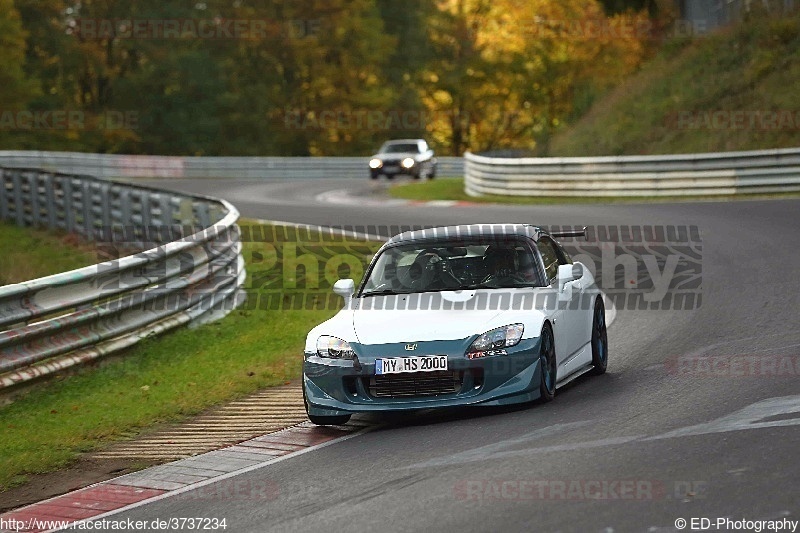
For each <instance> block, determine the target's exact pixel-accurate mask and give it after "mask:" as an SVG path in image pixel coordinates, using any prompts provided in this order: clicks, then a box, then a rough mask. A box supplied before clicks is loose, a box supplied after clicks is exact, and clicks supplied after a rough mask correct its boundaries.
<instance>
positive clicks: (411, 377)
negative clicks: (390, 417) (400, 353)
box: [369, 370, 464, 398]
mask: <svg viewBox="0 0 800 533" xmlns="http://www.w3.org/2000/svg"><path fill="white" fill-rule="evenodd" d="M463 380H464V375H463V373H462V372H450V371H446V370H444V371H437V372H415V373H409V374H388V375H384V376H372V377H370V378H369V393H370V395H372V396H373V397H375V398H408V397H412V396H437V395H440V394H454V393H457V392H459V391H460V390H461V385H462V382H463Z"/></svg>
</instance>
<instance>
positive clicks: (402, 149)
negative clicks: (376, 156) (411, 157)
mask: <svg viewBox="0 0 800 533" xmlns="http://www.w3.org/2000/svg"><path fill="white" fill-rule="evenodd" d="M381 153H382V154H404V153H412V154H416V153H419V147H418V146H417V143H392V144H384V145H383V147H381Z"/></svg>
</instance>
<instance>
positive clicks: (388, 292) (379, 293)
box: [361, 289, 409, 296]
mask: <svg viewBox="0 0 800 533" xmlns="http://www.w3.org/2000/svg"><path fill="white" fill-rule="evenodd" d="M392 294H409V293H408V292H407V291H396V290H394V289H381V290H379V291H369V292H362V293H361V296H387V295H392Z"/></svg>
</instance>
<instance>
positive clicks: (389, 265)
mask: <svg viewBox="0 0 800 533" xmlns="http://www.w3.org/2000/svg"><path fill="white" fill-rule="evenodd" d="M543 285H546V284H543V283H542V281H541V276H540V274H539V269H538V268H537V267H536V259H535V256H534V255H533V252H532V251H531V249H530V247H528V245H527V244H526V243H525V242H524V241H522V240H516V239H509V238H502V239H475V240H468V241H463V240H461V241H450V242H442V241H439V242H433V243H411V244H405V245H399V246H393V247H390V248H387V249H386V250H384V251H383V252H382V253H381V254H380V255H379V256H378V257H377V259H376V260H375V263H374V266H373V267H372V269H371V270H370V272H369V277H368V278H367V280H366V281H365V283H364V285H363V288H362V290H361V293H360V296H372V295H380V294H408V293H415V292H431V291H448V290H462V289H499V288H509V287H541V286H543Z"/></svg>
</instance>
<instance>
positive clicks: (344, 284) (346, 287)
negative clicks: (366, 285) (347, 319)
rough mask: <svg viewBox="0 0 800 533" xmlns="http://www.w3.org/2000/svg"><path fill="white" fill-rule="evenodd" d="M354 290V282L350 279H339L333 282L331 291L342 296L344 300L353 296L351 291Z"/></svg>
mask: <svg viewBox="0 0 800 533" xmlns="http://www.w3.org/2000/svg"><path fill="white" fill-rule="evenodd" d="M355 291H356V284H355V282H354V281H353V280H352V279H349V278H348V279H340V280H339V281H337V282H336V283H334V284H333V292H335V293H336V294H338V295H339V296H341V297H342V298H344V299H345V300H349V299H350V298H352V297H353V293H354V292H355Z"/></svg>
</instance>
